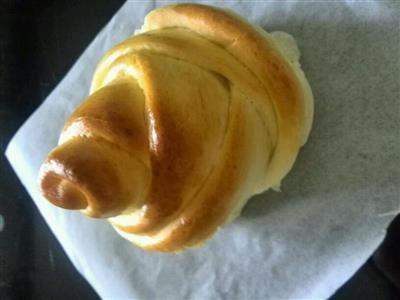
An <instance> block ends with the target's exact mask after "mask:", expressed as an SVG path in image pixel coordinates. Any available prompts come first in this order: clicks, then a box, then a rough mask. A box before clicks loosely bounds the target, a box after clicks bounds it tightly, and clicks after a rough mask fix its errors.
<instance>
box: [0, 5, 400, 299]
mask: <svg viewBox="0 0 400 300" xmlns="http://www.w3.org/2000/svg"><path fill="white" fill-rule="evenodd" d="M121 5H122V3H121V2H117V1H107V0H101V1H68V0H61V1H60V0H59V1H22V0H21V1H15V0H14V1H11V0H10V1H4V0H0V152H1V153H2V154H1V155H0V298H1V299H19V298H23V299H26V298H30V299H48V298H55V299H74V298H75V297H78V296H79V299H97V298H98V296H97V294H96V292H95V291H94V290H93V289H92V288H91V286H90V285H89V284H88V283H87V282H86V280H85V279H84V278H82V276H81V275H80V274H79V273H78V272H77V271H76V270H75V268H74V267H73V265H72V264H71V262H70V261H69V259H68V258H67V256H66V255H65V253H64V251H63V250H62V248H61V246H60V244H59V243H58V241H57V240H56V238H55V237H54V235H53V234H52V232H51V231H50V230H49V228H48V226H47V224H46V223H45V222H44V220H43V218H42V217H41V216H40V214H39V212H38V210H37V208H36V207H35V205H34V203H33V201H32V200H31V199H30V197H29V195H28V194H27V192H26V191H25V189H24V187H23V186H22V184H21V183H20V182H19V180H18V178H17V177H16V175H15V173H14V172H13V170H12V169H11V166H10V165H9V163H8V161H7V160H6V158H5V157H4V155H3V153H4V151H5V148H6V146H7V144H8V142H9V140H10V139H11V137H12V136H13V134H14V133H15V132H16V130H17V129H18V128H19V126H21V125H22V123H23V122H24V120H26V118H28V117H29V115H30V114H31V113H32V112H33V111H34V110H35V109H36V108H37V107H38V106H39V105H40V103H41V102H42V101H43V100H44V99H45V98H46V96H47V95H48V94H49V93H50V92H51V91H52V89H53V88H54V87H55V86H56V85H57V84H58V82H59V81H60V80H61V79H62V77H63V76H64V75H65V73H66V72H67V71H68V70H69V68H70V67H71V66H72V64H73V63H74V62H75V60H76V59H77V58H78V57H79V55H80V54H81V53H82V52H83V51H84V49H85V47H86V46H87V45H88V44H89V43H90V42H91V40H92V39H93V38H94V36H95V35H96V34H97V33H98V31H99V30H101V28H102V27H103V26H104V25H105V24H106V23H107V22H108V20H109V19H110V18H111V16H112V15H113V14H114V13H115V12H116V11H117V10H118V8H119V7H120V6H121ZM138 5H140V4H139V3H138ZM397 223H400V222H397ZM397 228H399V226H397ZM393 231H394V230H393ZM397 232H398V230H397ZM397 241H398V237H397ZM396 247H397V248H396V249H395V250H393V249H394V246H386V247H384V250H385V251H386V252H388V251H389V252H393V251H397V252H398V253H400V251H398V250H399V249H398V245H397V246H396ZM387 249H389V250H387ZM381 252H382V251H381ZM386 252H384V253H386ZM378 254H379V255H378V262H381V263H380V264H379V263H378V266H379V267H380V268H378V267H377V266H376V263H375V262H374V260H373V259H372V258H371V259H369V260H368V261H367V263H366V264H365V265H364V266H362V267H361V269H360V270H359V271H358V272H357V273H356V274H355V276H354V277H353V278H352V279H350V280H349V282H348V283H346V284H345V285H344V286H343V287H342V288H341V289H339V290H338V292H337V293H336V294H335V295H334V296H332V298H331V299H335V300H337V299H398V297H399V296H400V295H399V292H398V291H396V288H395V286H394V285H393V284H392V283H391V282H390V281H389V280H388V279H386V277H385V275H384V274H383V273H382V272H381V271H380V270H381V269H382V265H383V268H385V264H386V265H388V264H389V265H390V266H391V268H392V269H393V266H395V265H396V264H395V263H397V265H396V266H399V261H398V260H397V261H396V262H395V263H394V261H393V259H392V260H390V259H389V263H388V262H387V261H388V260H387V258H386V256H382V253H378ZM382 257H383V258H382ZM396 259H398V257H396ZM390 272H392V273H390V274H395V276H396V274H397V275H398V269H396V268H395V270H394V271H393V270H392V271H390ZM393 272H394V273H393ZM396 272H397V273H396ZM386 275H387V274H386ZM389 277H390V275H389ZM391 278H392V279H393V276H392V277H391ZM397 279H398V278H397ZM395 280H396V278H395Z"/></svg>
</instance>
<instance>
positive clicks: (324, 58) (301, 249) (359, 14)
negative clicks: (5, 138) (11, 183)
mask: <svg viewBox="0 0 400 300" xmlns="http://www.w3.org/2000/svg"><path fill="white" fill-rule="evenodd" d="M167 3H169V2H167V1H150V2H144V1H129V2H127V3H126V4H124V5H123V7H122V8H121V9H120V10H119V11H118V13H117V14H116V15H115V16H114V17H113V18H112V19H111V21H110V22H109V23H108V25H107V26H106V27H105V28H104V29H103V30H102V31H101V32H100V33H99V34H98V35H97V36H96V38H95V39H94V41H93V42H92V43H91V44H90V46H89V47H88V48H87V49H86V51H85V52H84V53H83V54H82V56H81V57H80V58H79V59H78V61H77V62H76V63H75V65H74V66H73V68H72V69H71V70H70V71H69V72H68V74H67V75H66V76H65V78H64V79H63V80H62V81H61V82H60V84H59V85H58V86H57V87H56V88H55V90H54V91H53V92H52V93H51V94H50V95H49V96H48V97H47V99H46V100H45V101H44V103H43V104H42V105H41V106H40V107H39V108H38V109H37V110H36V111H35V112H34V113H33V114H32V115H31V117H30V118H29V119H28V120H27V121H26V123H25V124H24V125H23V126H22V127H21V128H20V130H19V131H18V132H17V134H16V135H15V136H14V138H13V139H12V141H11V142H10V144H9V146H8V149H7V152H6V155H7V157H8V159H9V160H10V162H11V164H12V166H13V168H14V170H15V171H16V173H17V174H18V176H19V177H20V179H21V181H22V183H23V184H24V186H25V187H26V189H27V190H28V192H29V193H30V195H31V196H32V198H33V200H34V201H35V203H36V205H37V206H38V208H39V210H40V212H41V213H42V215H43V217H44V218H45V220H46V221H47V223H48V224H49V226H50V228H51V229H52V231H53V232H54V234H55V235H56V237H57V238H58V239H59V241H60V243H61V245H62V246H63V248H64V249H65V251H66V253H67V255H68V256H69V258H70V259H71V261H72V262H73V264H74V265H75V267H76V268H77V269H78V270H79V272H81V273H82V274H83V276H84V277H86V279H87V280H88V281H89V282H90V283H91V285H92V286H93V287H94V288H95V289H96V291H97V292H98V293H99V295H100V296H101V297H102V298H114V299H115V298H126V299H127V298H130V299H166V298H169V299H183V298H184V299H231V298H234V299H272V298H275V299H276V298H280V299H293V298H296V299H304V298H307V299H311V298H313V299H326V298H328V297H329V296H330V295H332V294H333V293H334V291H335V290H336V289H337V288H339V287H340V286H341V285H342V284H343V283H344V282H345V281H346V280H347V279H348V278H349V277H351V276H352V274H353V273H354V272H355V271H356V270H357V269H358V268H359V267H360V266H361V265H362V264H363V263H364V262H365V260H366V259H367V258H368V257H369V256H370V255H371V253H372V252H373V251H374V249H375V248H376V247H377V246H378V244H379V243H380V242H381V241H382V239H383V237H384V234H385V229H386V228H387V225H388V224H389V222H390V221H391V220H392V219H393V218H394V214H393V215H392V214H385V213H387V212H395V211H397V210H398V209H399V207H400V202H399V201H400V197H399V186H398V181H399V178H400V170H399V166H400V151H399V150H400V145H399V139H398V137H399V135H398V132H399V128H400V120H399V119H400V118H399V117H398V116H399V114H398V110H397V111H396V109H394V108H395V107H398V95H399V94H400V87H399V83H398V78H399V76H400V60H399V59H398V57H397V55H396V53H398V51H399V44H400V39H399V33H398V28H399V21H398V20H400V15H399V11H400V6H399V3H397V4H396V3H394V2H382V1H375V2H373V1H364V2H356V1H345V2H337V1H330V2H310V1H297V2H296V1H287V2H282V1H265V2H260V1H257V2H248V1H226V2H215V1H203V3H208V4H214V5H218V6H221V7H228V8H231V9H233V10H235V11H236V12H237V13H239V14H240V15H242V16H245V17H246V18H248V19H249V20H251V21H252V22H254V23H255V24H258V25H260V26H262V27H263V28H264V29H266V30H268V31H270V32H272V31H276V30H278V31H284V32H288V33H289V34H291V35H293V37H294V38H295V40H296V42H297V44H298V46H299V49H300V52H301V65H302V67H303V70H304V72H305V74H306V76H307V78H308V80H309V82H310V84H311V87H312V90H313V93H314V98H315V121H314V126H313V130H312V132H311V136H310V139H309V141H308V143H307V144H306V146H305V147H304V149H302V151H301V152H300V154H299V157H298V160H297V161H296V164H295V166H294V168H293V170H292V171H291V172H290V173H289V175H288V176H287V178H285V179H284V181H283V183H282V186H281V188H282V192H280V193H277V192H274V191H268V192H265V193H263V194H260V195H257V196H255V197H253V199H252V200H251V201H250V202H249V203H248V204H247V206H246V207H245V209H244V211H243V213H242V215H241V217H239V218H238V219H237V220H236V221H234V222H233V223H232V224H229V225H227V226H225V227H224V228H222V229H221V230H220V231H219V232H218V233H217V234H216V235H215V236H214V237H213V238H212V239H211V240H210V241H209V242H207V244H206V245H205V246H204V247H202V248H199V249H193V250H189V251H187V252H184V253H181V254H162V253H156V252H145V251H143V250H141V249H139V248H137V247H135V246H133V245H131V244H130V243H129V242H127V241H125V240H124V239H122V238H121V237H120V236H119V235H118V234H117V233H116V232H115V231H114V230H113V229H112V227H111V225H109V224H108V223H107V222H106V221H102V220H92V219H89V218H87V217H85V216H83V215H81V214H79V213H77V212H69V211H65V210H62V209H59V208H56V207H53V206H52V205H51V204H49V203H48V202H47V201H45V200H44V199H43V198H42V197H41V196H40V193H39V190H38V185H37V173H38V170H39V167H40V164H41V163H42V161H43V160H44V159H45V157H46V155H47V153H48V152H49V151H50V150H51V149H52V148H53V147H54V146H55V145H56V143H57V140H58V137H59V134H60V131H61V129H62V127H63V125H64V123H65V121H66V119H67V118H68V117H69V115H70V114H71V113H72V111H73V110H74V109H75V107H76V106H77V105H78V104H79V103H80V102H81V101H82V100H83V99H84V98H86V97H87V95H88V92H89V88H90V83H91V80H92V76H93V72H94V70H95V67H96V64H97V62H98V61H99V60H100V58H101V57H102V56H103V55H104V54H105V52H106V51H107V50H109V49H110V48H111V47H112V46H114V45H115V44H116V43H119V42H121V41H123V40H124V39H126V38H127V37H128V36H130V35H131V34H133V33H134V31H135V29H138V28H140V27H141V25H142V22H143V19H144V16H145V15H146V13H148V12H149V11H150V10H151V9H153V8H154V7H156V6H160V5H165V4H167Z"/></svg>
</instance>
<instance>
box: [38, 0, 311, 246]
mask: <svg viewBox="0 0 400 300" xmlns="http://www.w3.org/2000/svg"><path fill="white" fill-rule="evenodd" d="M312 116H313V99H312V94H311V90H310V87H309V84H308V82H307V80H306V78H305V77H304V74H303V72H302V71H301V69H300V65H299V52H298V49H297V46H296V44H295V42H294V40H293V38H292V37H291V36H289V35H287V34H285V33H281V32H277V33H272V34H268V33H266V32H265V31H263V30H262V29H261V28H260V27H258V26H254V25H251V24H249V23H248V22H247V21H246V20H244V19H243V18H241V17H240V16H238V15H236V14H234V13H233V12H230V11H226V10H223V9H220V8H216V7H211V6H205V5H199V4H176V5H170V6H165V7H161V8H158V9H156V10H154V11H152V12H150V13H149V14H148V15H147V16H146V18H145V22H144V25H143V27H142V28H141V30H140V31H139V32H138V33H136V35H134V36H133V37H131V38H129V39H127V40H126V41H124V42H122V43H120V44H119V45H117V46H115V47H114V48H112V49H111V50H110V51H109V52H108V53H107V54H106V55H105V56H104V57H103V59H102V60H101V61H100V63H99V65H98V67H97V70H96V72H95V74H94V78H93V82H92V86H91V91H90V96H89V97H88V98H87V99H86V100H85V101H84V102H83V103H82V104H81V105H80V106H79V107H78V108H77V109H76V111H75V112H74V113H73V114H72V116H71V117H70V118H69V120H68V121H67V123H66V124H65V127H64V129H63V131H62V133H61V137H60V140H59V145H58V146H57V147H56V148H55V149H54V150H53V151H51V152H50V154H49V155H48V158H47V159H46V161H45V162H44V163H43V165H42V167H41V170H40V176H39V179H40V188H41V192H42V194H43V195H44V196H45V197H46V198H47V199H48V200H49V201H50V202H51V203H53V204H54V205H57V206H59V207H62V208H66V209H78V210H81V212H83V213H84V214H86V215H88V216H90V217H95V218H108V220H109V221H110V223H111V224H112V225H113V226H114V228H115V229H116V230H117V232H119V233H120V234H121V235H122V236H123V237H124V238H126V239H128V240H129V241H131V242H133V243H134V244H136V245H138V246H140V247H142V248H144V249H148V250H159V251H180V250H184V249H186V248H188V247H192V246H196V245H199V244H201V243H202V242H203V241H205V240H206V239H208V238H210V237H211V236H212V235H213V233H215V232H216V231H217V229H218V228H219V227H220V226H222V225H223V224H224V223H226V222H228V221H230V220H232V219H233V218H235V217H236V216H237V215H238V214H239V213H240V211H241V209H242V208H243V206H244V204H245V203H246V202H247V200H248V199H249V198H250V197H251V196H253V195H254V194H257V193H261V192H263V191H265V190H267V189H269V188H273V187H279V185H280V182H281V180H282V179H283V178H284V177H285V175H286V174H287V173H288V172H289V170H290V169H291V167H292V165H293V163H294V161H295V159H296V156H297V154H298V151H299V149H300V147H301V146H302V145H303V144H304V143H305V142H306V140H307V137H308V135H309V132H310V129H311V123H312Z"/></svg>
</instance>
